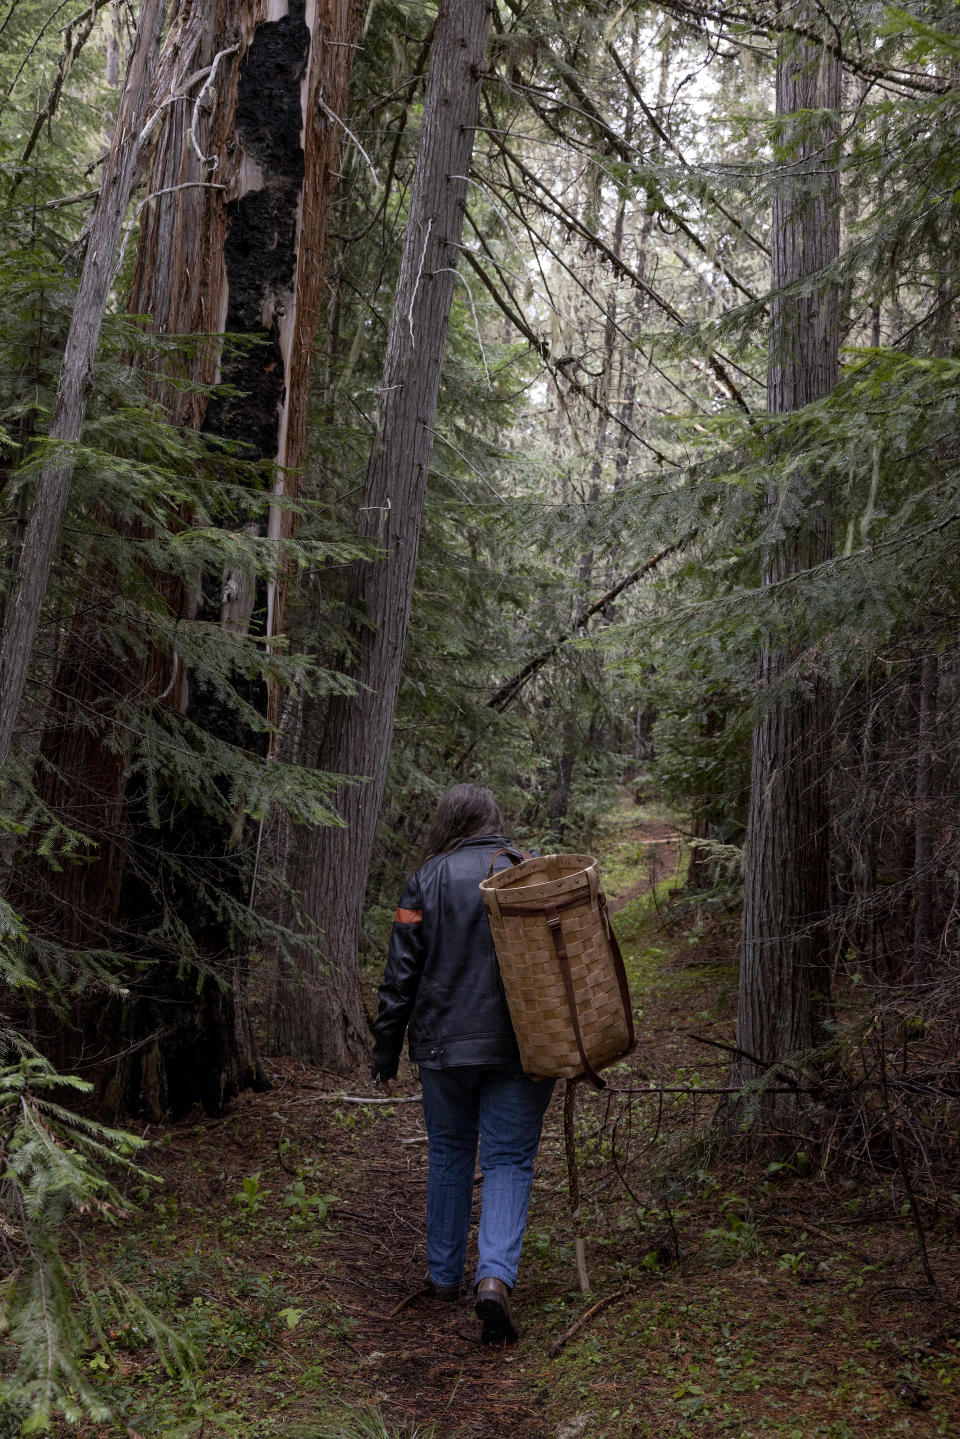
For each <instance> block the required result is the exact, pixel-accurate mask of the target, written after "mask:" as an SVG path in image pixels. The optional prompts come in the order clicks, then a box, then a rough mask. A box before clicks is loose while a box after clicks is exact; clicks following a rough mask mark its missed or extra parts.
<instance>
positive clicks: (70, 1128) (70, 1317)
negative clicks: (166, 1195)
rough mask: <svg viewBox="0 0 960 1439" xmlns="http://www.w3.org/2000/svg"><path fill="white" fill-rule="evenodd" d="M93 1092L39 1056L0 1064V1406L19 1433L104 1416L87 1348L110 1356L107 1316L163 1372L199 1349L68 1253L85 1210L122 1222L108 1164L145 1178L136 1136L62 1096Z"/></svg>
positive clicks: (123, 1209)
mask: <svg viewBox="0 0 960 1439" xmlns="http://www.w3.org/2000/svg"><path fill="white" fill-rule="evenodd" d="M91 1088H92V1086H91V1085H90V1084H89V1083H87V1082H86V1081H84V1080H81V1079H78V1078H76V1077H75V1076H72V1075H62V1074H57V1073H56V1071H55V1070H54V1069H53V1067H52V1065H50V1064H49V1063H48V1062H47V1061H46V1060H44V1059H42V1058H40V1057H39V1056H36V1055H25V1056H24V1057H22V1058H21V1059H19V1060H17V1061H16V1062H15V1063H7V1064H5V1065H4V1066H3V1067H2V1068H0V1148H2V1155H3V1168H2V1171H0V1223H2V1227H3V1234H4V1243H5V1244H6V1246H7V1252H8V1256H9V1261H10V1262H9V1266H8V1268H7V1273H6V1275H5V1278H4V1280H3V1284H2V1288H0V1336H2V1339H0V1345H2V1348H3V1349H4V1350H5V1351H6V1353H5V1354H4V1359H5V1360H6V1363H5V1365H4V1368H5V1369H6V1371H7V1372H6V1376H5V1377H4V1379H3V1380H2V1382H0V1414H2V1413H3V1412H4V1411H5V1410H7V1411H10V1412H15V1413H17V1414H18V1415H19V1416H20V1423H21V1429H20V1431H19V1432H21V1433H23V1434H30V1433H37V1432H41V1431H45V1430H46V1429H47V1426H48V1424H49V1422H50V1420H51V1417H52V1416H53V1414H54V1413H57V1412H59V1413H62V1414H63V1416H64V1417H65V1418H66V1419H67V1420H68V1421H70V1422H72V1423H77V1422H79V1421H80V1419H81V1418H83V1417H85V1416H89V1417H90V1418H94V1419H97V1420H105V1419H107V1418H109V1416H110V1407H109V1405H108V1403H107V1402H106V1401H105V1399H104V1397H103V1395H102V1393H101V1392H100V1391H99V1390H98V1387H97V1374H96V1366H95V1365H94V1364H93V1363H92V1361H90V1359H89V1355H90V1353H91V1351H98V1350H102V1351H105V1352H107V1353H109V1352H110V1343H111V1341H110V1339H109V1338H108V1329H109V1328H110V1326H111V1324H116V1323H117V1322H120V1323H126V1324H129V1325H132V1326H134V1327H136V1329H137V1330H138V1331H139V1332H140V1333H142V1334H143V1335H144V1336H145V1337H146V1338H147V1339H148V1340H149V1341H150V1342H151V1343H152V1344H153V1345H154V1346H155V1348H156V1350H157V1353H158V1354H159V1356H160V1358H161V1360H162V1362H163V1364H164V1366H165V1368H166V1369H167V1372H168V1373H171V1374H174V1373H186V1372H187V1371H188V1370H189V1368H190V1367H191V1365H192V1363H193V1360H194V1357H195V1355H194V1351H193V1349H192V1347H191V1346H190V1345H189V1344H188V1343H186V1342H184V1340H183V1339H181V1338H180V1337H179V1336H178V1335H177V1334H176V1333H175V1332H174V1331H173V1330H171V1329H170V1328H169V1327H168V1326H167V1325H166V1324H164V1323H163V1322H162V1321H160V1320H159V1319H158V1318H157V1317H156V1316H155V1315H154V1314H153V1313H152V1312H151V1311H150V1309H149V1308H148V1307H147V1306H146V1305H145V1304H144V1303H143V1301H142V1300H141V1298H140V1297H139V1295H138V1293H137V1292H136V1291H135V1290H134V1289H132V1288H130V1287H129V1286H127V1285H126V1284H123V1283H121V1282H120V1281H119V1280H118V1279H117V1278H115V1277H114V1276H111V1275H109V1274H108V1275H98V1274H97V1273H96V1271H95V1270H94V1269H93V1267H92V1266H91V1265H90V1264H89V1262H87V1261H86V1260H84V1259H83V1258H82V1257H79V1256H78V1255H77V1253H76V1249H75V1245H74V1241H73V1237H72V1235H71V1234H70V1233H69V1226H70V1225H71V1223H73V1222H75V1221H76V1220H77V1219H78V1218H80V1217H81V1216H84V1215H91V1214H93V1215H96V1216H97V1217H98V1218H99V1219H101V1220H106V1221H108V1222H110V1223H112V1224H115V1225H118V1226H120V1225H122V1223H123V1222H124V1221H125V1220H127V1219H128V1218H129V1215H130V1206H129V1203H128V1201H127V1200H126V1199H125V1198H124V1196H123V1194H122V1193H121V1191H120V1190H119V1189H118V1188H117V1185H116V1183H115V1182H114V1181H113V1180H111V1179H109V1178H108V1177H107V1170H108V1169H113V1170H115V1171H118V1172H119V1173H120V1174H121V1175H122V1176H123V1177H124V1178H125V1180H127V1181H128V1180H130V1179H132V1178H139V1179H141V1180H149V1179H151V1178H152V1176H150V1175H149V1174H148V1173H147V1171H145V1170H144V1169H143V1168H141V1167H140V1165H139V1164H138V1163H137V1162H136V1160H135V1157H134V1156H136V1155H138V1154H139V1153H140V1152H141V1151H142V1150H143V1148H144V1147H145V1145H144V1141H142V1140H140V1139H137V1138H136V1137H135V1136H133V1135H131V1134H128V1133H125V1132H124V1131H122V1130H116V1129H111V1128H108V1127H107V1126H106V1125H103V1124H100V1123H98V1122H97V1121H95V1120H93V1119H90V1118H86V1117H84V1116H82V1115H78V1114H77V1113H75V1112H73V1111H72V1110H70V1109H67V1108H65V1107H64V1105H63V1104H61V1103H59V1102H58V1098H57V1096H60V1095H62V1096H63V1097H65V1098H74V1099H75V1098H76V1097H77V1096H78V1095H82V1094H87V1093H89V1091H90V1089H91ZM11 1345H12V1346H15V1348H14V1350H13V1351H12V1354H11V1348H10V1346H11Z"/></svg>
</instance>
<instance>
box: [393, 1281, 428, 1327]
mask: <svg viewBox="0 0 960 1439" xmlns="http://www.w3.org/2000/svg"><path fill="white" fill-rule="evenodd" d="M431 1287H432V1286H431V1285H429V1284H421V1286H420V1288H419V1289H414V1290H413V1291H412V1293H410V1294H407V1295H405V1296H404V1297H403V1299H401V1300H400V1303H399V1304H395V1305H394V1306H393V1308H392V1309H391V1310H390V1313H389V1314H388V1315H387V1318H388V1319H395V1318H396V1317H397V1315H398V1314H399V1313H400V1310H401V1309H406V1307H407V1305H408V1304H413V1303H414V1301H415V1300H417V1299H425V1298H426V1297H427V1295H428V1294H429V1293H430V1291H431Z"/></svg>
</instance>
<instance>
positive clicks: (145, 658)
mask: <svg viewBox="0 0 960 1439" xmlns="http://www.w3.org/2000/svg"><path fill="white" fill-rule="evenodd" d="M360 20H361V7H360V4H359V3H358V0H310V3H308V4H306V5H305V4H304V0H290V4H289V7H288V9H287V13H286V14H279V15H278V14H277V13H276V7H275V8H274V12H273V18H271V19H268V20H263V19H262V11H261V10H260V9H259V7H258V6H256V5H255V4H253V3H252V0H231V3H229V4H228V5H226V6H224V5H222V4H220V5H218V4H216V3H213V0H193V3H189V0H188V3H186V4H184V5H183V6H182V7H181V9H180V10H179V12H178V14H177V16H176V18H175V21H174V24H173V25H172V26H171V29H170V33H169V34H168V37H167V42H166V44H165V46H164V50H163V55H162V57H161V61H160V64H159V67H158V74H157V82H156V84H155V87H154V115H155V121H154V122H153V123H152V127H151V128H152V140H153V146H154V148H153V158H152V163H151V166H150V169H149V173H148V182H147V183H148V194H149V195H151V196H153V197H154V198H153V199H151V200H150V201H149V203H147V204H146V206H145V208H144V213H143V218H142V223H141V227H140V237H139V244H138V252H137V261H136V267H135V274H134V284H133V293H132V296H131V302H130V303H131V309H132V310H134V312H136V313H142V314H146V315H147V316H148V317H149V319H150V324H151V328H152V329H153V330H154V331H155V332H156V333H157V334H158V335H163V336H165V337H167V336H171V335H176V334H181V333H182V334H191V333H197V332H207V333H210V332H212V333H214V334H217V333H222V332H223V331H224V329H229V330H230V331H231V332H233V333H238V332H239V333H244V334H248V335H255V336H257V337H261V338H262V341H263V343H261V344H259V345H255V346H251V347H249V348H246V349H244V350H243V351H242V352H239V353H238V352H231V353H229V354H227V355H226V356H223V355H222V354H221V347H220V346H219V344H217V343H216V342H215V341H212V342H211V343H210V344H209V345H207V346H200V347H197V348H196V349H194V350H192V351H191V352H190V354H189V356H188V357H185V358H181V359H180V360H179V361H176V360H175V361H172V362H171V361H170V360H169V358H167V357H164V356H161V355H159V354H158V355H157V356H155V357H153V360H152V362H151V368H152V369H154V370H155V371H157V372H159V373H161V378H160V379H159V380H157V381H156V382H155V384H154V393H155V395H156V397H157V398H158V399H159V400H161V401H162V402H163V404H164V405H165V407H166V409H167V411H168V413H169V416H170V419H171V421H172V422H173V423H175V424H177V425H180V426H185V427H190V428H195V429H197V428H205V429H207V430H208V431H210V432H212V433H215V434H217V435H218V436H221V437H223V438H226V439H230V440H232V441H235V442H238V443H241V444H243V445H244V446H245V454H246V457H247V458H252V459H266V460H273V459H276V460H277V461H278V469H277V476H278V478H277V484H276V488H277V491H278V492H281V491H285V492H286V493H290V492H291V489H294V492H295V484H296V473H295V471H296V467H297V466H298V465H299V464H300V462H301V460H302V454H303V445H304V438H305V429H306V411H307V396H308V390H309V379H310V366H311V360H312V345H313V336H314V332H315V329H316V323H317V317H318V310H319V303H320V297H321V288H322V284H323V263H322V261H323V255H324V249H325V238H326V224H327V217H328V215H329V211H330V203H331V199H332V194H333V188H334V184H335V177H336V163H337V154H338V151H339V146H340V141H341V126H340V123H339V122H338V120H337V119H336V118H335V117H336V116H337V115H340V114H342V113H343V111H344V109H345V108H346V96H347V86H348V81H349V74H350V67H351V62H352V58H353V54H354V42H355V40H356V37H357V33H358V30H359V25H360ZM171 95H173V96H179V97H180V98H179V99H178V100H175V101H174V102H172V103H169V104H164V103H163V102H164V101H165V100H166V99H167V97H169V96H171ZM321 101H322V103H321ZM171 366H175V367H178V372H177V373H171V370H170V367H171ZM184 378H185V379H187V380H188V381H189V382H190V385H189V386H188V387H184V386H183V384H182V380H183V379H184ZM221 379H222V380H224V381H226V382H228V383H230V384H231V385H233V386H234V387H236V389H237V390H238V391H242V394H241V395H239V396H233V397H231V398H229V399H223V400H217V401H215V402H213V403H209V402H208V398H207V396H206V394H204V393H203V392H202V390H201V389H200V387H202V386H209V385H211V384H213V383H216V382H217V381H218V380H221ZM171 519H172V520H173V521H175V522H176V523H180V524H189V523H190V521H191V516H190V515H189V514H187V513H182V514H180V515H179V516H173V515H171ZM289 521H290V516H289V513H288V512H286V511H282V510H281V507H280V506H274V507H273V509H272V512H271V515H270V519H269V523H268V525H267V526H266V527H265V528H266V532H267V533H268V534H269V535H270V536H271V537H273V538H280V537H282V536H284V535H289V533H290V531H291V526H290V522H289ZM238 523H239V524H240V526H241V527H242V528H244V529H248V530H251V531H255V530H256V529H257V526H255V525H251V524H249V523H245V522H244V517H241V518H240V520H239V522H238ZM153 578H154V583H155V584H156V585H157V587H158V589H159V590H160V592H161V594H162V595H163V597H164V599H165V601H166V603H167V604H168V606H169V608H170V609H171V611H172V612H174V613H176V614H178V615H179V616H180V617H181V618H183V619H186V620H188V621H189V620H190V619H192V618H194V617H195V616H196V615H197V613H198V606H202V605H203V604H204V602H203V601H202V598H201V595H202V593H203V592H206V593H207V594H208V595H209V594H212V595H215V596H216V598H215V599H214V600H213V601H212V602H210V601H207V602H206V604H205V608H201V609H200V615H201V618H203V619H206V620H208V621H213V622H216V621H217V620H218V619H219V620H220V621H221V622H222V623H223V624H224V625H225V627H226V628H229V629H230V630H232V631H233V632H234V633H241V634H242V633H244V632H245V631H246V630H247V629H248V628H249V627H250V624H251V619H252V616H253V611H254V606H255V605H257V608H258V610H260V611H261V612H263V613H266V614H267V615H268V619H267V625H268V629H267V633H268V634H271V635H272V634H276V633H277V632H278V629H279V627H280V626H281V624H282V618H283V609H284V576H283V573H282V571H278V573H277V576H276V578H275V579H274V580H273V581H272V582H271V583H270V584H269V586H268V585H266V584H264V583H263V582H262V581H261V582H259V584H256V583H254V582H251V576H250V575H249V574H247V573H246V572H245V571H244V570H243V569H242V568H241V567H237V568H236V569H233V570H227V571H226V572H225V573H224V574H223V575H222V576H221V577H217V576H209V577H207V581H208V582H207V583H206V584H203V585H198V587H197V592H196V593H195V594H185V593H183V589H182V586H179V585H171V583H170V582H169V581H168V580H167V579H166V578H165V577H164V576H162V575H158V576H154V577H153ZM90 584H91V587H94V588H95V587H97V586H99V589H100V595H99V597H98V598H99V600H100V603H101V605H102V604H103V603H104V594H103V592H104V589H106V590H109V577H107V579H106V584H105V582H104V578H103V577H102V576H98V577H92V578H91V581H90ZM258 590H259V591H262V593H258ZM95 619H96V616H94V620H95ZM129 659H130V663H129V664H128V665H123V664H118V662H117V660H116V658H115V656H113V655H112V653H111V651H110V650H109V648H108V647H107V646H106V645H105V644H104V643H103V640H102V636H100V634H99V632H98V629H97V625H96V623H95V622H93V621H91V620H90V618H84V617H83V616H81V617H80V618H78V620H77V621H76V622H75V624H74V626H73V627H72V629H71V631H70V634H69V635H68V639H67V644H66V646H65V653H64V657H63V660H62V662H61V665H60V676H61V683H60V685H59V686H58V688H59V690H60V691H61V693H62V695H63V696H64V700H63V701H62V704H61V708H62V711H63V713H62V715H61V716H59V717H58V722H56V723H55V724H54V726H53V727H51V729H50V731H49V732H48V734H47V735H45V736H44V740H43V754H42V759H43V765H42V772H43V774H44V775H45V776H47V777H48V788H49V789H50V793H48V794H46V796H45V797H46V798H47V799H48V800H49V802H50V803H51V805H52V806H53V807H54V808H55V809H56V810H57V811H58V812H59V813H61V814H62V815H64V817H65V818H67V819H68V820H70V819H72V820H74V821H75V822H76V823H77V825H78V827H80V828H87V826H86V825H85V823H83V821H82V820H81V819H79V818H78V817H79V816H83V817H88V816H90V815H91V814H93V816H94V818H95V819H96V831H97V832H96V834H95V838H96V839H97V840H98V843H99V845H100V849H99V851H98V855H97V858H96V861H95V863H94V864H93V865H91V866H80V867H77V866H68V867H67V868H66V869H65V870H64V871H63V874H62V875H60V876H57V877H56V880H57V889H58V891H59V889H60V888H62V889H63V895H62V896H61V895H59V893H58V896H57V909H58V912H59V913H60V914H61V917H62V919H63V924H62V925H60V928H61V930H63V931H64V932H63V933H62V934H61V936H60V937H61V938H68V937H69V938H72V939H73V940H75V941H78V942H81V943H82V942H86V943H96V942H97V939H98V938H99V940H100V943H102V944H104V943H106V944H108V945H109V947H114V948H123V947H126V948H128V949H130V950H131V951H132V952H135V953H136V955H137V957H138V960H139V961H140V964H139V967H138V968H137V970H136V972H135V974H134V976H133V977H132V978H129V979H128V980H127V987H128V989H129V998H128V999H125V1000H112V1001H111V1002H110V1004H109V1006H108V1009H107V1012H106V1014H105V1015H104V1014H102V1013H99V1012H98V1013H97V1014H96V1015H94V1016H89V1015H88V1016H86V1017H85V1016H84V1015H79V1016H77V1018H78V1025H79V1029H80V1032H81V1035H82V1034H83V1032H84V1031H86V1030H88V1029H89V1027H90V1026H89V1023H88V1021H90V1022H92V1023H93V1024H95V1025H96V1026H97V1027H98V1029H99V1032H100V1033H102V1034H104V1035H105V1036H107V1039H108V1044H109V1046H110V1048H111V1049H114V1050H116V1052H117V1053H118V1054H119V1055H120V1056H121V1057H120V1058H119V1059H118V1060H116V1062H111V1066H110V1069H109V1072H105V1073H103V1074H102V1075H101V1091H102V1094H103V1096H104V1101H105V1103H107V1104H108V1105H109V1106H110V1107H112V1108H121V1109H126V1110H133V1111H137V1110H145V1111H146V1112H148V1113H150V1114H152V1115H159V1114H162V1113H165V1112H170V1113H174V1114H179V1113H182V1112H184V1111H185V1110H186V1109H189V1107H190V1106H191V1105H192V1104H193V1103H196V1102H200V1103H202V1104H203V1105H204V1107H205V1108H207V1109H214V1110H215V1109H217V1108H219V1106H220V1105H221V1104H222V1102H223V1100H224V1099H225V1098H227V1097H229V1096H230V1095H231V1094H233V1093H236V1092H237V1091H238V1090H239V1089H241V1088H243V1087H245V1086H246V1085H249V1084H251V1083H258V1082H260V1081H261V1080H262V1070H261V1069H260V1066H259V1061H258V1059H257V1056H256V1049H255V1045H254V1042H253V1036H252V1031H251V1027H250V1023H249V1019H248V1016H247V1013H246V1007H245V1004H244V995H243V991H244V988H245V979H246V976H245V961H244V959H243V956H242V954H240V955H238V953H237V948H238V946H237V942H236V938H235V936H233V935H232V934H231V933H230V930H229V927H228V923H227V921H226V920H225V919H224V918H223V917H222V916H218V915H215V914H214V913H213V912H212V910H211V906H210V905H209V903H207V902H205V901H204V899H203V897H202V890H203V883H204V882H213V883H215V884H216V885H217V886H219V887H221V888H222V889H224V890H226V891H227V892H228V893H229V894H230V895H231V896H232V897H233V899H234V901H236V902H240V903H244V904H245V903H246V901H247V899H248V897H249V894H250V885H251V870H252V868H253V863H254V859H253V851H254V849H255V846H256V836H255V835H253V836H252V835H250V834H246V835H244V836H241V839H240V842H239V844H237V843H235V840H236V836H235V835H234V836H232V837H231V842H230V843H228V842H227V833H226V831H227V828H228V824H227V821H226V820H225V821H224V823H223V825H222V826H218V825H217V824H215V823H213V822H212V821H211V817H210V816H209V815H208V814H201V813H200V811H199V810H197V809H194V808H192V807H190V806H188V807H187V808H186V809H184V807H183V805H182V803H180V802H176V803H171V809H170V814H169V815H168V816H166V822H165V823H164V824H163V825H162V826H161V827H160V829H156V828H154V824H153V821H152V820H151V818H150V817H149V816H148V814H147V812H146V808H145V806H144V804H143V802H142V799H141V797H140V796H139V795H138V794H137V793H135V792H134V791H132V790H128V789H127V787H126V779H125V774H126V762H127V745H128V740H127V734H126V727H125V726H122V725H121V726H119V727H115V728H117V733H114V734H113V735H112V736H111V740H112V742H111V743H105V740H106V738H107V732H108V731H109V730H110V727H111V722H112V718H113V717H115V716H116V714H117V712H118V711H122V710H123V708H124V707H125V706H128V705H129V704H130V703H132V702H133V700H134V697H135V696H138V695H141V694H142V695H145V696H147V697H148V703H154V704H157V703H163V704H165V705H166V706H168V707H169V708H172V709H174V710H176V711H179V712H182V713H185V714H186V715H187V716H188V717H189V718H190V719H191V720H193V721H195V722H196V723H198V724H200V725H201V726H202V727H205V728H208V729H213V730H215V731H216V732H218V733H219V734H220V735H221V737H223V738H226V739H229V740H232V741H234V742H235V743H238V744H241V745H244V746H247V747H254V746H255V745H259V746H260V748H261V749H262V740H261V739H260V737H254V736H251V735H247V734H241V733H233V732H232V730H231V726H232V729H233V730H235V729H236V724H235V722H233V721H228V722H227V726H226V728H225V727H224V726H225V721H224V716H223V714H222V712H221V711H222V706H221V705H220V704H219V702H218V699H217V696H216V695H215V694H213V693H212V692H210V690H209V689H208V687H206V686H204V685H202V684H198V683H197V682H196V681H195V680H193V679H192V677H191V676H190V674H189V673H188V671H187V670H186V668H185V667H184V665H183V664H182V663H181V662H180V661H179V659H178V657H177V656H176V655H175V654H171V653H169V652H162V653H161V652H159V651H158V650H156V649H152V650H151V649H150V647H149V646H144V647H140V651H139V658H138V657H137V656H134V655H131V656H130V657H129ZM257 691H259V692H257ZM250 697H251V698H255V699H256V700H257V702H258V704H259V705H260V707H261V708H266V707H267V705H268V697H267V695H266V691H265V687H264V686H255V685H254V686H252V687H251V694H250ZM94 700H95V701H96V702H97V704H98V708H99V709H100V710H101V711H102V714H101V716H100V723H99V724H98V728H97V730H96V732H92V733H91V732H89V731H88V730H86V729H84V728H82V727H78V726H77V725H76V723H75V714H74V707H75V706H76V705H78V704H79V705H82V706H84V707H85V709H86V710H89V707H90V705H91V703H93V702H94ZM91 805H92V808H91ZM121 839H122V841H123V842H122V843H120V842H119V841H120V840H121ZM131 849H133V850H135V851H136V852H137V855H138V861H139V862H138V865H137V867H136V872H134V871H132V870H131V869H130V867H129V866H128V867H126V868H125V866H124V859H125V856H126V855H127V854H128V853H129V852H130V850H131ZM164 849H166V850H172V851H178V852H179V856H180V857H181V858H182V857H183V856H184V855H189V856H190V860H191V862H190V864H189V865H187V866H184V868H183V870H182V871H181V874H180V876H179V878H178V880H177V881H176V882H175V883H169V882H168V883H167V884H166V885H161V884H159V883H158V884H153V883H151V881H150V878H149V876H148V875H147V874H145V873H144V865H145V864H146V866H147V868H148V869H149V867H150V866H151V865H152V864H154V863H156V864H157V865H158V866H159V865H162V863H163V860H162V858H160V857H159V855H160V851H161V850H164ZM151 856H152V857H153V858H151ZM154 878H156V876H155V877H154ZM158 889H163V890H164V891H165V895H166V902H167V903H168V904H170V905H172V906H173V907H174V908H175V909H176V910H177V911H178V916H179V918H180V920H181V921H182V922H183V923H184V924H186V925H187V926H188V927H189V929H190V932H191V935H192V937H193V938H194V940H195V941H196V942H197V944H198V946H199V948H200V951H201V953H202V955H203V962H202V965H201V967H200V968H199V969H196V968H191V967H190V966H184V965H183V964H182V963H181V962H180V959H181V957H179V956H177V955H174V954H172V953H170V952H169V951H168V950H165V949H163V948H162V946H160V945H159V944H158V943H156V942H153V941H148V942H142V941H141V940H139V939H138V936H139V935H142V934H144V933H147V932H149V931H151V930H153V929H154V928H159V927H160V926H161V924H162V919H163V916H162V915H161V914H159V913H156V912H155V911H156V897H155V896H156V893H157V891H158ZM71 920H72V921H73V922H74V924H76V923H79V924H80V925H81V928H82V933H77V934H76V935H70V936H68V935H67V933H66V930H65V928H64V927H65V926H66V925H67V924H69V923H70V922H71ZM105 936H106V937H105ZM118 936H119V938H118ZM111 941H112V942H111Z"/></svg>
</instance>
